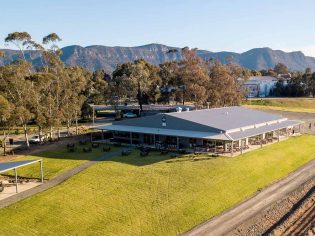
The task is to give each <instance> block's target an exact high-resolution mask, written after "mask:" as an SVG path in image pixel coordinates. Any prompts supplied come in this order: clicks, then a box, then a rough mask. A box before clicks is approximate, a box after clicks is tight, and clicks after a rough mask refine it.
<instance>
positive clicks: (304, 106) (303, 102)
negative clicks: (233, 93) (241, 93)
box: [244, 98, 315, 113]
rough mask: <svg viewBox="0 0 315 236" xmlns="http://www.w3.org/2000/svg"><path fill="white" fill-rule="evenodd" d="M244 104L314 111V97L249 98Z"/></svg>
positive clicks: (255, 106) (262, 107)
mask: <svg viewBox="0 0 315 236" xmlns="http://www.w3.org/2000/svg"><path fill="white" fill-rule="evenodd" d="M244 106H246V107H251V108H260V109H268V110H278V111H292V112H308V113H315V99H312V98H279V99H251V100H250V101H248V102H246V103H245V104H244Z"/></svg>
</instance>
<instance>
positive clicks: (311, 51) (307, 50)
mask: <svg viewBox="0 0 315 236" xmlns="http://www.w3.org/2000/svg"><path fill="white" fill-rule="evenodd" d="M281 50H283V51H286V52H292V51H301V52H303V53H304V54H305V55H306V56H311V57H315V45H307V46H304V47H301V48H282V49H281Z"/></svg>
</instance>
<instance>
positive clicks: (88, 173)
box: [0, 135, 315, 235]
mask: <svg viewBox="0 0 315 236" xmlns="http://www.w3.org/2000/svg"><path fill="white" fill-rule="evenodd" d="M314 142H315V136H310V135H304V136H300V137H293V138H290V139H289V140H286V141H283V142H280V143H276V144H273V145H270V146H266V147H264V148H262V149H260V150H255V151H252V152H249V153H246V154H244V155H241V156H238V157H234V158H230V157H225V158H213V159H209V158H208V157H206V156H205V157H201V159H204V160H199V161H194V160H192V159H190V158H188V157H182V158H176V159H169V157H168V156H161V155H160V154H159V153H151V154H150V155H149V156H148V157H140V156H139V153H138V151H134V152H133V153H132V154H131V155H130V156H117V157H114V158H112V159H110V160H108V161H103V162H100V163H98V164H95V165H93V166H91V167H90V168H88V169H87V170H85V171H83V172H81V173H79V174H77V175H76V176H74V177H73V178H71V179H70V180H68V181H66V182H64V183H63V184H61V185H59V186H57V187H54V188H52V189H50V190H48V191H45V192H42V193H40V194H38V195H35V196H33V197H30V198H28V199H26V200H23V201H21V202H18V203H16V204H14V205H11V206H10V207H8V208H5V209H1V210H0V222H5V227H2V228H1V233H0V234H2V235H177V234H179V233H181V232H184V231H186V230H188V229H190V228H191V227H193V226H195V225H197V224H199V223H201V222H203V221H204V220H207V219H209V218H210V217H213V216H215V215H217V214H219V213H220V212H222V211H224V210H226V209H228V208H231V207H232V206H234V205H235V204H237V203H239V202H240V201H242V200H244V199H246V198H248V197H250V196H252V195H253V194H254V193H255V192H257V191H258V190H259V189H261V188H264V187H266V186H267V185H270V184H271V183H272V182H273V181H275V180H278V179H280V178H282V177H284V176H286V175H287V174H289V173H290V172H292V171H293V170H295V169H296V168H298V167H300V166H301V165H303V164H305V163H307V162H308V161H310V160H311V159H313V158H314V153H315V145H314Z"/></svg>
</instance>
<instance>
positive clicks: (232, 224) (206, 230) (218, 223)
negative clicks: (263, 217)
mask: <svg viewBox="0 0 315 236" xmlns="http://www.w3.org/2000/svg"><path fill="white" fill-rule="evenodd" d="M312 178H315V159H313V160H312V161H310V162H309V163H307V164H305V165H304V166H302V167H300V168H299V169H297V170H296V171H294V172H292V173H291V174H289V175H288V176H287V177H286V178H284V179H282V180H280V181H278V182H276V183H274V184H273V185H271V186H269V187H267V188H266V189H264V190H263V191H262V192H260V193H259V194H257V195H255V196H253V197H252V198H250V199H248V200H246V201H244V202H242V203H240V204H239V205H237V206H236V207H234V208H232V209H230V210H227V211H225V212H223V213H222V214H220V215H218V216H216V217H213V218H212V219H210V220H208V221H206V222H204V223H202V224H200V225H197V226H196V227H194V228H192V229H191V230H189V231H188V232H186V233H184V234H183V235H185V236H193V235H215V236H219V235H226V234H227V233H229V232H230V231H232V230H233V229H234V228H236V227H237V226H238V225H240V224H241V223H243V222H245V221H246V220H248V219H250V218H251V217H253V216H255V215H256V214H258V213H259V212H260V211H262V210H264V209H266V208H267V207H268V206H270V205H271V204H272V203H274V202H277V201H278V200H280V199H282V198H283V197H285V196H286V195H287V194H289V193H290V192H292V191H293V190H295V189H297V188H298V187H299V186H301V185H302V184H304V183H305V182H307V181H308V180H310V179H312Z"/></svg>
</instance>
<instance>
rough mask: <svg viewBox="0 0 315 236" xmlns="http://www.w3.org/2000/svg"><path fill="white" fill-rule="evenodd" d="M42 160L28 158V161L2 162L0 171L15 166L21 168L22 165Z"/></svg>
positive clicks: (8, 169)
mask: <svg viewBox="0 0 315 236" xmlns="http://www.w3.org/2000/svg"><path fill="white" fill-rule="evenodd" d="M40 161H41V160H26V161H12V162H5V163H0V173H2V172H6V171H10V170H13V169H15V168H19V167H22V166H26V165H30V164H33V163H36V162H40Z"/></svg>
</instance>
